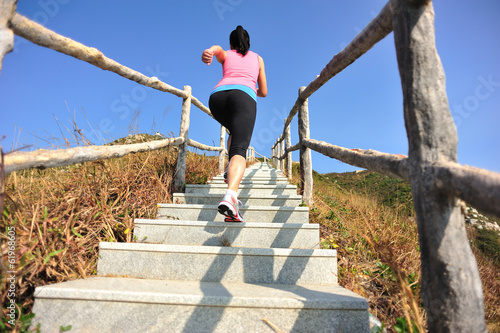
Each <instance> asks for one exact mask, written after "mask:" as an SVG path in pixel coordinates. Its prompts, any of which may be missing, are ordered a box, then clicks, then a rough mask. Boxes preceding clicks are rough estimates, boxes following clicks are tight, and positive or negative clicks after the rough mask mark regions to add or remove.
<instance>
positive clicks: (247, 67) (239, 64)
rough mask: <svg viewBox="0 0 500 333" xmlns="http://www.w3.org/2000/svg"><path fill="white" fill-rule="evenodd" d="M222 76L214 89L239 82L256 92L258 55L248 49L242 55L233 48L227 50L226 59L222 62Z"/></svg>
mask: <svg viewBox="0 0 500 333" xmlns="http://www.w3.org/2000/svg"><path fill="white" fill-rule="evenodd" d="M222 76H223V77H222V80H220V81H219V83H218V84H217V85H216V86H215V88H214V89H216V88H218V87H220V86H225V85H233V84H240V85H244V86H247V87H249V88H251V89H252V90H253V91H254V92H255V93H257V78H258V77H259V55H258V54H257V53H255V52H252V51H248V52H247V54H246V55H245V56H242V55H241V54H239V53H238V52H236V51H235V50H228V51H227V54H226V59H225V60H224V63H223V64H222Z"/></svg>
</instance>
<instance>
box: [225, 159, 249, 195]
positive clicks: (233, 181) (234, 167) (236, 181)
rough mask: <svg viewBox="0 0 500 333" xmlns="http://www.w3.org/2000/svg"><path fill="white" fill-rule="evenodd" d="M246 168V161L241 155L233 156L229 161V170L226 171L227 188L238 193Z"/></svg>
mask: <svg viewBox="0 0 500 333" xmlns="http://www.w3.org/2000/svg"><path fill="white" fill-rule="evenodd" d="M246 167H247V161H246V159H245V158H244V157H243V156H241V155H234V156H233V157H232V158H231V160H230V161H229V168H228V171H227V188H228V189H230V190H232V191H234V192H238V188H239V187H240V183H241V179H242V178H243V174H244V173H245V169H246Z"/></svg>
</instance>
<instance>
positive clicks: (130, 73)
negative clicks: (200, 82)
mask: <svg viewBox="0 0 500 333" xmlns="http://www.w3.org/2000/svg"><path fill="white" fill-rule="evenodd" d="M11 26H12V30H13V31H14V33H15V34H16V35H18V36H20V37H23V38H25V39H27V40H29V41H30V42H32V43H35V44H37V45H40V46H44V47H47V48H50V49H52V50H55V51H58V52H61V53H64V54H66V55H69V56H72V57H75V58H77V59H80V60H83V61H86V62H88V63H90V64H92V65H94V66H96V67H99V68H101V69H103V70H107V71H111V72H113V73H116V74H118V75H120V76H123V77H125V78H127V79H129V80H132V81H135V82H137V83H139V84H142V85H144V86H146V87H150V88H153V89H156V90H160V91H163V92H168V93H170V94H173V95H175V96H178V97H181V98H187V96H186V93H185V92H184V91H183V90H180V89H177V88H175V87H172V86H171V85H169V84H167V83H165V82H162V81H160V80H159V79H158V78H157V77H148V76H146V75H144V74H142V73H140V72H138V71H135V70H133V69H131V68H129V67H126V66H123V65H122V64H120V63H118V62H116V61H115V60H113V59H110V58H108V57H106V56H105V55H104V54H103V53H102V52H101V51H99V50H98V49H96V48H93V47H88V46H86V45H83V44H81V43H79V42H76V41H74V40H72V39H70V38H67V37H64V36H61V35H59V34H57V33H55V32H54V31H52V30H50V29H47V28H45V27H44V26H42V25H40V24H38V23H36V22H34V21H32V20H30V19H28V18H26V17H24V16H22V15H20V14H18V13H16V14H14V17H13V18H12V20H11ZM191 101H192V103H193V104H194V105H195V106H196V107H198V108H199V109H200V110H202V111H203V112H205V113H207V114H208V115H209V116H211V117H212V113H211V112H210V110H209V109H208V108H207V107H206V106H204V105H203V104H202V103H201V102H200V101H199V100H198V99H196V98H194V97H192V96H191Z"/></svg>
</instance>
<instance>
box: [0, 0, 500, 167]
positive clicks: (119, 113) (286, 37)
mask: <svg viewBox="0 0 500 333" xmlns="http://www.w3.org/2000/svg"><path fill="white" fill-rule="evenodd" d="M385 3H386V1H385V0H384V1H381V0H370V1H368V0H355V1H331V0H328V1H326V0H318V1H307V2H306V1H282V0H273V1H262V0H204V1H201V0H200V1H159V0H150V1H129V0H126V1H124V0H121V1H118V0H108V1H96V0H91V1H77V0H40V1H35V0H33V1H28V0H20V1H19V3H18V12H19V13H21V14H23V15H25V16H27V17H28V18H31V19H33V20H36V21H38V22H40V23H42V24H43V25H44V26H46V27H47V28H49V29H51V30H54V31H56V32H57V33H60V34H62V35H64V36H67V37H69V38H72V39H74V40H76V41H78V42H81V43H83V44H85V45H87V46H92V47H96V48H98V49H99V50H101V51H102V52H103V53H104V54H105V55H106V56H108V57H110V58H112V59H114V60H116V61H118V62H120V63H121V64H123V65H125V66H128V67H130V68H132V69H135V70H137V71H139V72H142V73H144V74H145V75H148V76H157V77H159V78H160V79H161V80H163V81H164V82H166V83H168V84H170V85H172V86H175V87H177V88H180V89H182V87H183V86H184V85H190V86H191V87H192V90H193V95H194V96H196V97H197V98H198V99H199V100H200V101H202V102H203V103H204V104H205V105H208V97H209V95H210V92H211V90H212V88H213V87H214V86H215V85H216V84H217V82H218V81H219V79H220V78H221V72H222V70H221V67H220V65H219V64H218V63H213V64H212V65H211V66H206V65H205V64H203V63H202V62H201V60H200V57H201V53H202V51H203V50H204V49H205V48H208V47H210V46H211V45H213V44H219V45H221V46H223V47H224V48H228V47H229V45H228V44H229V33H230V32H231V31H232V30H233V29H234V28H235V27H236V26H237V25H238V24H241V25H242V26H243V27H244V28H245V29H247V30H248V32H249V34H250V39H251V49H252V50H253V51H255V52H257V53H259V54H260V55H261V56H262V57H263V59H264V61H265V65H266V73H267V79H268V89H269V94H268V96H267V97H266V98H263V99H259V101H258V111H257V121H256V126H255V130H254V135H253V139H252V143H251V144H252V145H253V146H254V147H255V148H256V150H257V152H259V153H261V154H265V155H267V156H269V154H270V147H271V145H272V144H273V143H274V141H275V139H276V137H277V136H278V135H279V134H280V133H281V132H282V129H283V127H282V126H283V120H284V118H285V117H286V115H288V113H289V111H290V109H291V107H292V106H293V104H294V102H295V100H296V98H297V92H298V89H299V87H300V86H303V85H304V86H306V85H308V84H309V83H310V82H311V80H313V79H314V78H315V77H316V75H317V74H319V72H320V71H321V69H322V68H323V67H324V66H325V65H326V64H327V63H328V61H329V60H330V59H331V58H332V57H333V56H334V55H335V54H336V53H338V52H339V51H340V50H341V49H342V48H343V47H344V46H345V45H346V44H347V43H348V42H350V41H351V40H352V39H353V38H354V37H355V35H356V34H357V33H358V32H359V31H360V29H362V28H363V27H365V26H366V24H367V23H368V22H369V21H370V20H371V19H372V18H373V17H374V16H375V15H376V14H377V13H378V12H379V11H380V9H381V8H382V7H383V6H384V5H385ZM434 9H435V12H436V44H437V49H438V53H439V55H440V57H441V59H442V62H443V66H444V69H445V72H446V79H447V93H448V98H449V104H450V110H451V112H452V115H453V117H454V119H455V122H456V125H457V129H458V135H459V146H458V160H459V162H460V163H462V164H467V165H472V166H476V167H480V168H485V169H489V170H493V171H496V172H500V131H499V125H500V113H499V107H500V38H499V36H500V21H499V20H498V17H499V15H500V2H498V1H497V0H483V1H476V2H471V1H465V0H456V1H453V2H451V1H436V2H435V3H434ZM181 102H182V101H181V100H180V99H179V98H178V97H176V96H173V95H170V94H167V93H162V92H159V91H156V90H153V89H151V88H146V87H142V86H140V85H138V84H136V83H135V82H132V81H129V80H127V79H125V78H123V77H120V76H118V75H116V74H114V73H111V72H108V71H103V70H101V69H99V68H96V67H94V66H92V65H90V64H88V63H85V62H82V61H79V60H76V59H74V58H71V57H69V56H66V55H63V54H60V53H58V52H55V51H53V50H50V49H45V48H42V47H40V46H37V45H33V44H31V43H30V42H27V41H25V40H23V39H22V38H19V37H17V36H16V40H15V51H14V52H12V53H10V54H7V55H6V57H5V59H4V62H3V69H2V72H1V74H0V112H1V119H2V121H1V123H0V135H6V138H5V139H4V140H3V141H1V142H0V144H1V145H2V146H3V147H4V149H5V150H10V149H11V148H12V147H20V146H22V145H25V144H33V145H34V146H35V147H39V148H47V147H50V146H51V144H55V145H58V146H59V147H61V142H62V141H61V140H56V141H54V138H59V139H61V138H63V137H68V138H69V137H71V136H70V135H69V134H68V132H67V131H66V129H65V127H67V128H69V129H71V128H72V121H71V119H72V118H74V119H75V120H76V123H77V125H78V126H79V128H81V129H82V130H83V131H84V133H85V134H86V135H87V136H88V137H89V138H90V140H91V141H92V142H94V143H95V144H102V143H103V142H104V141H107V142H109V141H111V140H113V139H116V138H119V137H122V136H125V135H127V134H128V133H129V125H130V124H131V123H132V122H133V120H134V113H135V112H136V111H137V110H141V113H140V115H139V117H138V121H137V124H138V127H139V132H141V133H154V132H156V131H159V132H161V133H164V134H166V135H169V134H170V133H174V134H175V135H177V134H178V132H179V123H180V109H181ZM309 113H310V122H311V137H312V138H314V139H318V140H323V141H327V142H330V143H332V144H335V145H339V146H343V147H347V148H362V149H375V150H378V151H382V152H387V153H393V154H405V155H406V154H407V151H408V143H407V138H406V133H405V129H404V123H403V111H402V94H401V84H400V79H399V74H398V71H397V62H396V54H395V49H394V38H393V34H390V35H389V36H388V37H386V38H385V39H384V40H383V41H381V42H380V43H379V44H377V45H376V46H375V47H374V48H373V49H372V50H370V51H369V52H368V53H367V54H366V55H364V56H363V57H362V58H360V59H358V60H357V61H356V62H355V63H354V64H353V65H351V66H350V67H349V68H348V69H346V70H345V71H344V72H342V73H340V74H339V75H337V76H336V77H334V78H333V79H332V80H330V82H328V83H327V84H326V85H324V86H323V87H322V88H321V89H320V90H319V91H317V92H316V93H315V94H314V95H313V96H312V97H311V98H310V99H309ZM56 119H57V120H58V121H56ZM296 124H297V120H296V119H295V120H294V122H293V123H292V143H293V144H294V143H296V142H297V137H298V135H297V127H296ZM219 129H220V127H219V125H218V124H217V123H216V122H215V121H214V120H212V119H211V118H210V117H208V116H207V115H206V114H205V113H203V112H202V111H200V110H199V109H197V108H195V107H193V108H192V110H191V128H190V131H189V136H190V138H192V139H194V140H196V141H199V142H202V143H205V144H208V145H213V144H215V145H218V142H219ZM61 133H62V134H61ZM312 158H313V164H314V169H315V170H317V171H318V172H320V173H326V172H344V171H352V170H355V169H356V168H355V167H352V166H349V165H346V164H344V163H341V162H339V161H336V160H333V159H331V158H328V157H324V156H322V155H320V154H318V153H314V152H313V156H312ZM297 159H298V155H296V154H294V160H297Z"/></svg>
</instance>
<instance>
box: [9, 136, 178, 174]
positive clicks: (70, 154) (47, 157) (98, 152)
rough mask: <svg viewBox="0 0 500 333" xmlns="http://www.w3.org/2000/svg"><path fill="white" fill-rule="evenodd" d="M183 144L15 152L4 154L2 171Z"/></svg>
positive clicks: (167, 141)
mask: <svg viewBox="0 0 500 333" xmlns="http://www.w3.org/2000/svg"><path fill="white" fill-rule="evenodd" d="M183 142H184V139H183V138H180V137H179V138H169V139H164V140H157V141H150V142H144V143H135V144H130V145H116V146H90V147H76V148H69V149H58V150H46V149H39V150H36V151H33V152H15V153H9V154H5V157H4V170H5V174H8V173H10V172H13V171H19V170H24V169H29V168H38V169H47V168H55V167H61V166H67V165H72V164H78V163H83V162H92V161H97V160H104V159H109V158H116V157H122V156H125V155H128V154H131V153H139V152H144V151H152V150H156V149H160V148H165V147H168V146H178V145H180V144H182V143H183Z"/></svg>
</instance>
